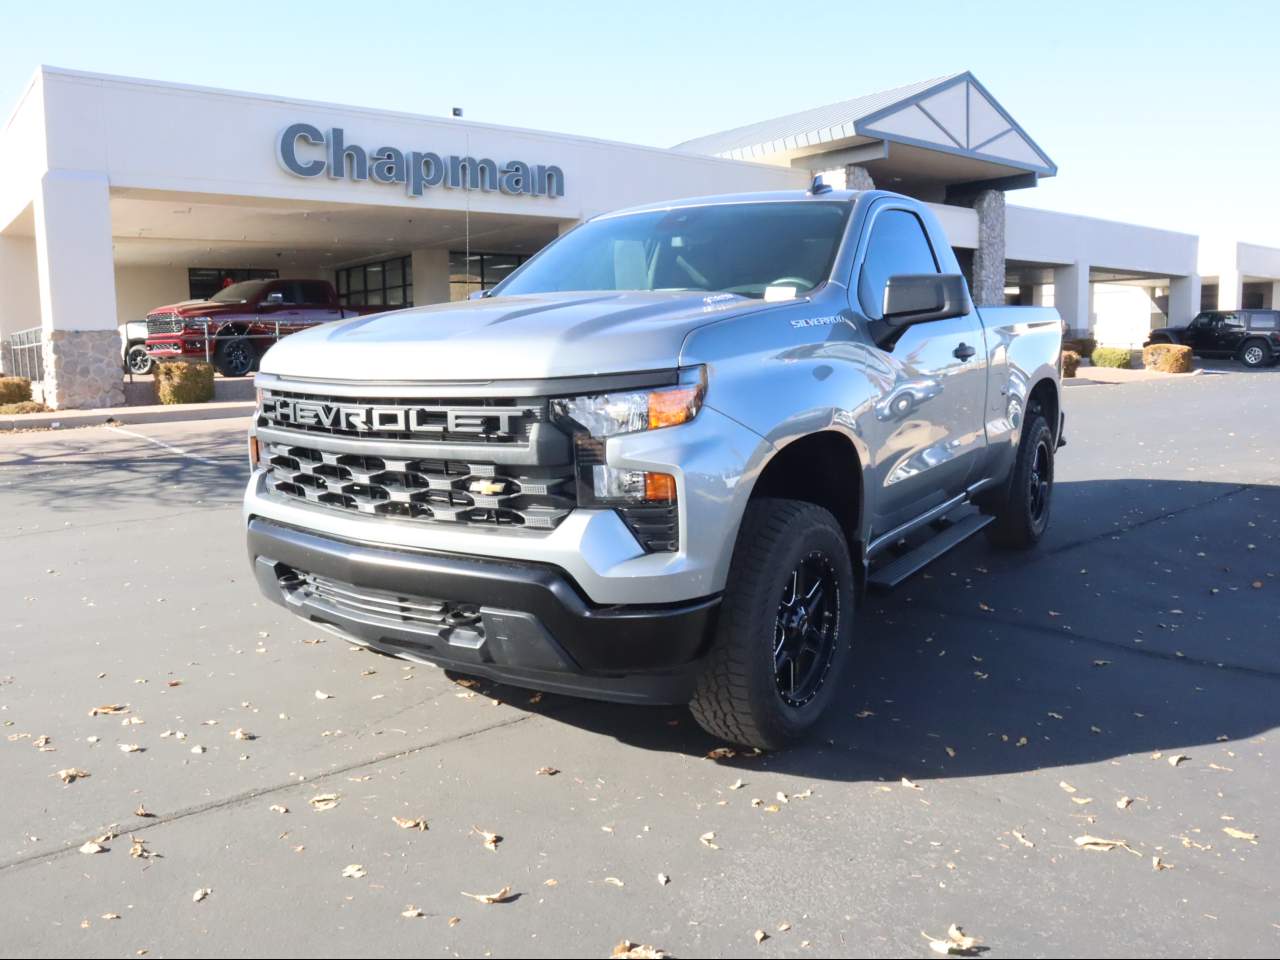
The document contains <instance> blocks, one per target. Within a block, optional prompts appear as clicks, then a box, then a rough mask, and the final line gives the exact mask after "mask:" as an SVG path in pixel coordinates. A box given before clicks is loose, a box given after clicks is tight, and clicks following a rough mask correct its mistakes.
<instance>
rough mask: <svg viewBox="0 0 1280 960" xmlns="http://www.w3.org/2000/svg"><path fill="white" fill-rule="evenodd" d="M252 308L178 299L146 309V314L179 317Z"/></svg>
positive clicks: (236, 304)
mask: <svg viewBox="0 0 1280 960" xmlns="http://www.w3.org/2000/svg"><path fill="white" fill-rule="evenodd" d="M249 309H252V307H251V306H250V305H249V304H246V303H218V302H216V301H214V300H179V301H178V302H177V303H170V304H166V305H165V306H163V307H156V308H155V309H154V310H148V311H147V315H148V316H150V315H151V314H153V313H176V314H177V315H178V316H180V317H212V316H216V315H218V314H220V313H244V312H245V310H249Z"/></svg>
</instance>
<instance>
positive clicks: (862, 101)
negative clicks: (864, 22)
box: [674, 71, 1058, 199]
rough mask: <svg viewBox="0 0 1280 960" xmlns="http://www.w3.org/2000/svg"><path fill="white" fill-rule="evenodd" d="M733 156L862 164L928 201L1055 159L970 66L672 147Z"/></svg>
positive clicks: (1016, 183) (1050, 167) (1022, 177)
mask: <svg viewBox="0 0 1280 960" xmlns="http://www.w3.org/2000/svg"><path fill="white" fill-rule="evenodd" d="M674 149H676V150H683V151H687V152H691V153H704V154H711V155H712V156H717V157H725V158H727V159H733V160H755V161H757V162H764V163H772V164H777V165H790V166H800V167H806V168H808V169H813V170H821V169H831V168H833V167H838V166H843V165H844V164H846V163H857V164H859V165H861V166H863V167H866V169H867V170H868V172H869V173H870V174H871V176H872V177H873V178H874V179H875V181H876V184H877V185H879V186H884V187H886V188H889V189H893V190H901V191H903V192H908V193H911V192H916V193H921V194H925V195H926V198H927V199H933V198H935V196H934V195H937V194H943V195H945V196H946V197H948V198H951V197H954V196H956V195H962V194H963V193H965V192H968V191H972V190H977V189H983V188H985V187H995V188H998V189H1016V188H1019V187H1030V186H1035V183H1036V180H1037V179H1038V178H1040V177H1051V176H1054V175H1055V174H1056V173H1057V172H1058V167H1057V165H1056V164H1055V163H1054V162H1053V161H1052V160H1050V159H1049V157H1048V155H1047V154H1046V153H1045V152H1044V151H1043V150H1041V149H1040V147H1039V146H1037V145H1036V143H1035V141H1034V140H1032V139H1031V137H1029V136H1028V135H1027V133H1026V131H1024V130H1023V129H1022V127H1020V126H1019V125H1018V123H1017V122H1016V121H1015V120H1014V119H1013V117H1011V116H1010V115H1009V113H1008V112H1007V111H1006V110H1005V109H1004V108H1003V107H1001V106H1000V104H999V103H998V102H997V101H996V99H995V98H994V97H993V96H991V94H990V93H989V92H988V91H987V89H986V88H985V87H983V86H982V84H981V83H979V82H978V80H977V79H976V78H975V77H974V76H973V74H971V73H969V72H968V71H966V72H964V73H956V74H952V75H950V76H945V77H937V78H934V79H932V80H924V81H922V82H919V83H913V84H908V85H907V86H904V87H898V88H896V89H893V90H886V91H883V92H881V93H873V94H869V95H867V96H864V97H856V98H854V99H853V100H845V101H842V102H840V103H834V104H829V105H827V106H823V107H815V108H813V109H811V110H805V111H802V112H801V113H793V114H790V115H788V116H785V117H777V118H775V119H773V120H764V121H761V122H759V123H753V124H749V125H747V126H745V127H738V128H736V129H734V130H726V131H724V132H723V133H715V134H711V135H710V136H706V137H699V138H697V139H695V140H687V141H685V142H684V143H681V144H677V145H676V147H675V148H674Z"/></svg>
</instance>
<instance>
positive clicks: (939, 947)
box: [920, 923, 978, 956]
mask: <svg viewBox="0 0 1280 960" xmlns="http://www.w3.org/2000/svg"><path fill="white" fill-rule="evenodd" d="M920 935H921V936H922V937H924V938H925V939H926V940H928V941H929V949H930V950H932V951H933V952H934V953H940V954H942V955H943V956H955V955H958V956H966V955H968V954H971V953H973V952H974V948H975V947H977V945H978V938H977V937H971V936H969V935H968V934H966V933H965V932H964V930H963V929H962V928H961V927H959V926H957V925H956V924H954V923H953V924H952V925H951V926H950V927H948V928H947V937H946V939H945V940H941V939H939V938H937V937H931V936H929V934H927V933H925V932H924V931H921V933H920Z"/></svg>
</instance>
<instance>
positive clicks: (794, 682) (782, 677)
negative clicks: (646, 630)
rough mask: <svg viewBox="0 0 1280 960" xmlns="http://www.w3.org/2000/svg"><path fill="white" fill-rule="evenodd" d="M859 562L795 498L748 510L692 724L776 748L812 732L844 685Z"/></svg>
mask: <svg viewBox="0 0 1280 960" xmlns="http://www.w3.org/2000/svg"><path fill="white" fill-rule="evenodd" d="M853 608H854V589H853V565H852V562H851V561H850V558H849V548H848V546H847V544H846V543H845V539H844V534H843V533H842V532H841V531H840V525H839V524H838V523H836V519H835V517H833V516H832V515H831V514H830V512H828V511H827V510H824V509H823V508H822V507H819V506H815V505H814V504H811V503H802V502H800V501H796V500H775V499H770V498H761V499H758V500H753V501H751V503H750V504H749V505H748V506H747V511H746V515H745V516H744V517H743V521H742V529H741V531H740V532H739V534H738V544H737V548H736V549H735V550H734V554H733V562H732V564H731V565H730V568H729V585H728V587H727V588H726V590H725V594H724V599H723V601H722V605H721V609H720V616H719V620H718V624H717V627H716V636H715V639H714V643H713V646H712V649H711V652H710V654H708V656H707V661H706V663H705V665H704V667H703V672H702V674H701V676H700V677H699V678H698V684H697V688H696V690H695V692H694V696H693V701H692V702H691V703H690V704H689V707H690V709H691V710H692V711H693V716H694V718H695V719H696V720H697V721H698V723H699V724H701V725H702V727H703V729H704V730H706V731H707V732H708V733H710V734H712V735H713V736H716V737H720V738H722V739H724V740H728V741H730V742H733V743H740V744H744V745H746V746H751V747H759V748H761V749H766V750H773V749H777V748H779V747H782V746H784V745H786V744H787V743H789V742H791V741H793V740H795V739H796V738H798V737H799V736H800V735H801V734H803V733H804V732H805V731H806V730H808V729H809V728H810V727H811V726H813V724H814V723H816V722H817V720H818V718H819V717H820V716H821V715H822V713H823V711H824V710H825V709H826V706H827V704H828V703H829V702H830V700H831V697H832V695H833V693H834V691H835V689H836V687H837V686H838V683H839V678H840V674H841V672H842V670H843V669H844V665H845V662H846V660H847V659H848V657H849V649H850V645H851V639H852V636H853Z"/></svg>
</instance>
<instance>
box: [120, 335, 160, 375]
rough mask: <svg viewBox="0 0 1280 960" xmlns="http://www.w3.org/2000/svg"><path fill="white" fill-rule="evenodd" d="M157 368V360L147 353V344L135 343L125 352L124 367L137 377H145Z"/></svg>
mask: <svg viewBox="0 0 1280 960" xmlns="http://www.w3.org/2000/svg"><path fill="white" fill-rule="evenodd" d="M155 366H156V361H155V358H154V357H152V356H151V354H149V353H147V345H146V344H145V343H135V344H133V345H131V346H130V347H129V349H128V350H127V351H125V355H124V367H125V369H126V370H127V371H129V372H130V373H132V374H133V375H134V376H135V377H145V376H146V375H147V374H149V373H151V372H152V371H153V370H155Z"/></svg>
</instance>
